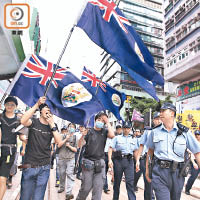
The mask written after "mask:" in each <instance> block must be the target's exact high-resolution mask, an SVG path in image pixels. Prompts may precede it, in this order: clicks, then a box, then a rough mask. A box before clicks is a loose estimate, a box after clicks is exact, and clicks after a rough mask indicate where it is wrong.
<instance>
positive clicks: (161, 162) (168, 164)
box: [155, 159, 184, 169]
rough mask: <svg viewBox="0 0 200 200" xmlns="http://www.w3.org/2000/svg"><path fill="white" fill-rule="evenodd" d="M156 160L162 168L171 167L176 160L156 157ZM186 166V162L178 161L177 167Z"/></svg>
mask: <svg viewBox="0 0 200 200" xmlns="http://www.w3.org/2000/svg"><path fill="white" fill-rule="evenodd" d="M155 162H156V163H157V164H158V165H160V167H161V168H165V169H169V168H171V167H172V166H173V163H174V161H168V160H160V159H156V160H155ZM183 166H184V162H178V165H177V168H179V169H181V168H182V167H183Z"/></svg>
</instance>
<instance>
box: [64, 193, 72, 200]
mask: <svg viewBox="0 0 200 200" xmlns="http://www.w3.org/2000/svg"><path fill="white" fill-rule="evenodd" d="M73 198H74V195H73V194H66V196H65V200H70V199H73Z"/></svg>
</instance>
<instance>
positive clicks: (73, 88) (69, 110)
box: [10, 55, 104, 125]
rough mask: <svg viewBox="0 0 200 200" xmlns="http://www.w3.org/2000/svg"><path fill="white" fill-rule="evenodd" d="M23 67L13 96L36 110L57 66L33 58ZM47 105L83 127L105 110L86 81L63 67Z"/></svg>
mask: <svg viewBox="0 0 200 200" xmlns="http://www.w3.org/2000/svg"><path fill="white" fill-rule="evenodd" d="M22 67H24V69H21V70H22V73H21V75H20V76H19V79H18V80H17V81H16V83H15V85H14V87H13V88H12V90H11V92H10V94H11V95H13V96H17V97H19V98H20V99H21V100H22V101H23V102H24V103H25V104H27V105H28V106H30V107H32V106H33V105H34V104H35V103H36V102H37V101H38V99H39V97H41V96H44V91H45V89H46V85H47V84H48V82H49V80H50V78H51V76H52V73H53V70H54V68H55V65H54V64H52V63H50V62H48V61H46V60H45V59H43V58H41V57H40V56H36V55H32V56H31V57H30V59H29V60H28V62H26V63H24V64H23V65H22ZM46 103H47V104H48V105H49V107H50V109H51V112H52V113H53V114H55V115H56V116H58V117H60V118H62V119H65V120H68V121H70V122H73V123H76V124H82V125H86V124H87V121H88V120H89V119H90V117H91V116H93V115H95V114H96V113H98V112H99V111H102V110H104V107H103V106H102V104H101V103H100V102H99V101H98V99H97V98H96V97H95V96H94V95H93V94H91V93H90V92H89V91H88V90H87V88H86V87H84V85H83V82H82V81H80V79H78V78H77V77H76V76H74V75H73V74H72V73H71V72H68V71H67V70H66V68H61V67H58V69H57V70H56V74H55V78H54V79H53V82H52V84H51V85H50V88H49V90H48V93H47V101H46Z"/></svg>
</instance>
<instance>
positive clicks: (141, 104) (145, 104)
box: [125, 95, 173, 118]
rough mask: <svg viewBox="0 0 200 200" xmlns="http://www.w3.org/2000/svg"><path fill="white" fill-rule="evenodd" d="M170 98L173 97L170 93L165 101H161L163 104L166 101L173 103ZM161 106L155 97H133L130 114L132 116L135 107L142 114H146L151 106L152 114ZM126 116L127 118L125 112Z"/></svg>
mask: <svg viewBox="0 0 200 200" xmlns="http://www.w3.org/2000/svg"><path fill="white" fill-rule="evenodd" d="M170 98H171V96H170V95H169V96H167V97H166V98H165V100H164V101H161V102H160V103H161V105H162V104H163V103H164V102H170V103H173V102H172V101H171V99H170ZM159 107H160V105H159V103H158V102H157V101H156V100H154V99H151V98H145V97H143V98H137V97H136V98H132V99H131V102H130V114H131V116H132V112H133V109H135V110H137V111H139V112H140V113H141V114H142V115H144V114H145V113H147V112H149V110H150V108H151V110H152V114H153V113H154V112H156V111H158V110H159ZM125 116H126V118H127V115H126V113H125Z"/></svg>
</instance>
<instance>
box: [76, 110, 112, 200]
mask: <svg viewBox="0 0 200 200" xmlns="http://www.w3.org/2000/svg"><path fill="white" fill-rule="evenodd" d="M104 125H106V126H107V129H105V128H104ZM114 136H115V135H114V131H113V129H112V127H111V125H110V122H109V120H108V117H107V115H106V114H105V113H99V114H97V115H96V116H95V126H94V128H92V129H90V130H89V131H88V133H87V135H86V136H84V134H83V135H82V136H81V138H80V140H79V144H78V145H79V147H80V146H82V145H83V143H85V152H84V154H83V159H82V163H83V164H82V184H81V188H80V190H79V194H78V196H77V198H76V200H85V199H86V198H87V196H88V194H89V192H90V190H91V189H92V199H95V200H101V194H102V190H103V184H104V181H105V162H104V148H105V144H106V139H107V137H109V138H113V137H114Z"/></svg>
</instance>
